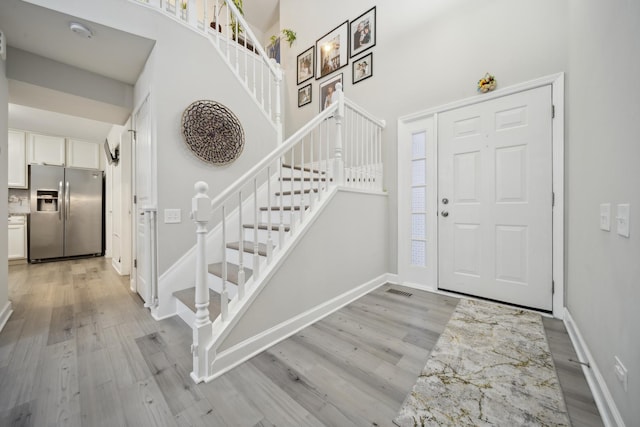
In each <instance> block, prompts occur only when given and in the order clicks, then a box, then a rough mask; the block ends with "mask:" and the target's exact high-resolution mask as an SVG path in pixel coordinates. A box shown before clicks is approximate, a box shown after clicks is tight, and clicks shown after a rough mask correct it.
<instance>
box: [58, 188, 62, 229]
mask: <svg viewBox="0 0 640 427" xmlns="http://www.w3.org/2000/svg"><path fill="white" fill-rule="evenodd" d="M60 197H62V181H60V182H58V219H59V220H60V221H62V203H60Z"/></svg>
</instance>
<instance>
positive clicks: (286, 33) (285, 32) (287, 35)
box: [271, 28, 297, 47]
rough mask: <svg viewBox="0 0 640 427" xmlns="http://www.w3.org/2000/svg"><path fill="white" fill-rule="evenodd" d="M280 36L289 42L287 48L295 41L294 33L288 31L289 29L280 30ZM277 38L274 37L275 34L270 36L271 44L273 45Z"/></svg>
mask: <svg viewBox="0 0 640 427" xmlns="http://www.w3.org/2000/svg"><path fill="white" fill-rule="evenodd" d="M282 35H284V38H285V40H286V41H288V42H289V47H291V46H292V45H293V42H294V41H296V38H297V36H296V32H295V31H293V30H290V29H289V28H284V29H283V30H282ZM277 38H278V36H276V35H275V34H274V35H272V36H271V44H274V43H275V42H276V40H277Z"/></svg>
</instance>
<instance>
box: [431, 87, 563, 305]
mask: <svg viewBox="0 0 640 427" xmlns="http://www.w3.org/2000/svg"><path fill="white" fill-rule="evenodd" d="M552 203H553V190H552V103H551V86H550V85H549V86H543V87H540V88H536V89H531V90H527V91H524V92H519V93H516V94H513V95H509V96H504V97H501V98H496V99H494V100H490V101H486V102H482V103H479V104H474V105H470V106H467V107H462V108H458V109H455V110H451V111H447V112H444V113H441V114H439V116H438V210H439V216H438V247H439V252H438V253H439V257H438V259H439V261H438V264H439V265H438V276H439V277H438V287H439V288H440V289H443V290H450V291H455V292H461V293H465V294H469V295H475V296H479V297H484V298H489V299H493V300H497V301H503V302H507V303H511V304H517V305H522V306H526V307H532V308H537V309H542V310H551V309H552Z"/></svg>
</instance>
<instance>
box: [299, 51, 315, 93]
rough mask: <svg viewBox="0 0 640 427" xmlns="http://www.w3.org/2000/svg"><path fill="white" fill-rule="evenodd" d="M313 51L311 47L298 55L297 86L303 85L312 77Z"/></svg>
mask: <svg viewBox="0 0 640 427" xmlns="http://www.w3.org/2000/svg"><path fill="white" fill-rule="evenodd" d="M313 49H314V47H313V46H311V47H310V48H309V49H307V50H305V51H304V52H302V53H301V54H300V55H298V84H301V83H304V82H306V81H307V80H309V79H310V78H311V77H313V68H314V65H315V64H314V62H313V60H314V56H313Z"/></svg>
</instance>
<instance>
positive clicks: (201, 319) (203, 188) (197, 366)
mask: <svg viewBox="0 0 640 427" xmlns="http://www.w3.org/2000/svg"><path fill="white" fill-rule="evenodd" d="M208 189H209V186H208V185H207V183H206V182H202V181H199V182H197V183H196V185H195V190H196V192H197V194H196V195H195V197H194V198H193V199H191V217H192V218H193V221H194V222H195V223H196V320H195V322H194V325H193V345H192V346H191V353H193V372H191V377H192V378H193V380H194V381H196V382H201V381H203V380H204V379H205V378H206V376H207V371H208V370H207V347H208V345H209V344H210V343H211V340H212V338H213V335H212V333H213V331H212V329H211V319H210V318H209V287H208V286H207V223H208V222H209V219H210V218H211V199H210V198H209V196H208V195H207V190H208Z"/></svg>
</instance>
